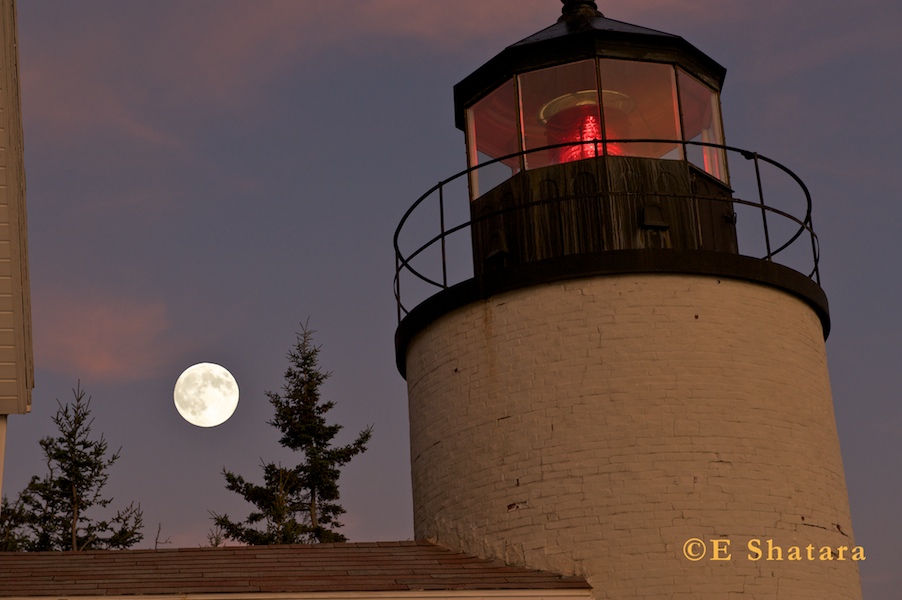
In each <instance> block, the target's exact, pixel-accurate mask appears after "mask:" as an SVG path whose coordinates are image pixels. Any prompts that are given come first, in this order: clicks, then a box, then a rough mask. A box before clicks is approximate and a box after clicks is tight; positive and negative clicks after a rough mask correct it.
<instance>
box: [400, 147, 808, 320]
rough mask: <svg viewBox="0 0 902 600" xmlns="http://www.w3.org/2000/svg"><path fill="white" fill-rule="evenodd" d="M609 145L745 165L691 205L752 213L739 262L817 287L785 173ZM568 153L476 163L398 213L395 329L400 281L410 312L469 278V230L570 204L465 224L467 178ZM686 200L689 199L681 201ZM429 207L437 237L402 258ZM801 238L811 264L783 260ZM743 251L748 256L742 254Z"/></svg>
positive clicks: (767, 166)
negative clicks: (452, 217) (765, 266)
mask: <svg viewBox="0 0 902 600" xmlns="http://www.w3.org/2000/svg"><path fill="white" fill-rule="evenodd" d="M608 143H612V142H611V141H608V142H604V141H602V140H596V141H591V142H581V143H580V144H581V145H594V146H595V156H598V157H602V156H603V155H604V152H605V146H606V144H608ZM616 143H617V144H632V143H635V144H641V143H658V144H661V143H666V144H673V145H674V146H675V147H677V146H682V148H683V156H686V147H687V146H700V147H704V148H713V149H718V150H722V151H725V152H727V153H729V154H731V155H733V154H738V155H739V156H740V157H742V158H743V159H745V161H747V162H746V163H738V164H739V165H742V164H745V165H751V170H750V172H749V171H747V169H746V170H745V172H744V170H743V169H736V167H737V163H736V162H734V163H732V164H730V167H731V171H730V180H731V181H730V185H731V187H732V188H733V196H732V198H727V199H716V198H697V197H693V198H695V199H702V200H708V201H716V202H723V203H725V204H729V205H731V206H732V207H733V209H734V210H736V209H737V208H739V209H740V210H747V211H748V212H747V214H746V216H751V214H752V213H753V212H760V215H761V219H760V224H759V225H757V226H754V225H753V221H754V219H749V220H748V221H746V220H745V219H744V218H740V217H742V215H737V236H738V237H739V254H741V255H744V256H750V257H754V258H758V259H761V260H766V261H772V262H776V263H778V264H782V265H784V266H786V267H789V268H792V269H794V270H796V271H798V272H800V273H803V274H806V276H807V277H809V278H810V279H813V280H814V281H815V282H816V283H817V284H818V285H820V272H819V270H818V261H819V255H820V250H819V245H818V239H817V235H816V234H815V232H814V229H813V228H812V223H811V194H810V193H809V191H808V188H807V187H806V186H805V184H804V182H802V180H801V179H800V178H799V177H798V176H797V175H796V174H795V173H793V172H792V171H790V170H789V169H788V168H786V167H785V166H783V165H781V164H780V163H778V162H777V161H775V160H772V159H770V158H768V157H766V156H763V155H761V154H758V153H757V152H750V151H748V150H743V149H741V148H735V147H732V146H725V145H723V144H713V143H706V142H688V141H672V140H659V139H634V140H616ZM573 145H575V144H573V143H567V144H557V145H553V146H546V147H543V148H536V149H534V150H529V151H525V152H518V153H514V154H509V155H507V156H502V157H500V158H497V159H494V160H491V161H489V162H485V163H482V164H480V165H478V166H476V167H472V168H469V169H466V170H464V171H461V172H459V173H456V174H455V175H452V176H451V177H449V178H447V179H444V180H442V181H440V182H438V183H437V184H435V185H434V186H433V187H432V188H430V189H429V190H428V191H427V192H426V193H424V194H423V195H422V196H420V197H419V198H418V199H417V200H416V202H414V203H413V204H412V205H411V206H410V208H408V209H407V212H405V213H404V216H403V217H402V218H401V221H400V223H399V224H398V227H397V229H396V230H395V234H394V238H393V239H394V249H395V277H394V283H393V287H394V294H395V300H396V301H397V308H398V320H399V321H400V320H401V319H402V318H403V317H404V316H405V315H406V314H407V313H408V312H409V308H408V307H407V306H405V304H404V303H403V302H402V299H401V285H402V282H403V281H405V280H407V279H410V280H411V281H412V282H415V283H416V284H417V285H418V286H419V287H418V291H416V292H414V293H412V295H413V296H415V299H414V302H413V303H410V304H409V306H411V307H412V306H414V305H415V304H418V303H419V302H421V301H422V300H425V299H426V298H427V297H429V296H431V295H433V294H435V293H437V292H439V291H441V290H444V289H447V288H448V287H450V286H452V285H454V284H456V283H459V282H461V281H464V280H466V279H468V278H470V277H472V272H471V271H469V272H468V269H472V245H471V242H470V238H469V235H465V234H467V233H470V230H471V228H472V226H473V224H474V223H478V222H481V221H484V220H487V219H491V218H494V217H497V216H499V215H501V214H504V213H507V212H510V211H513V210H525V209H528V208H531V207H534V206H538V205H547V204H553V203H559V202H565V201H568V200H570V199H571V198H570V197H569V196H563V197H561V198H555V199H551V200H540V201H536V202H532V203H527V204H523V205H520V206H517V207H514V208H507V209H502V210H499V211H495V212H492V213H490V214H485V215H482V216H480V217H479V218H478V219H475V220H472V219H470V213H469V188H468V185H469V181H470V177H471V175H473V174H474V172H478V171H481V170H485V169H489V168H492V167H499V166H501V165H502V164H509V163H510V161H512V160H517V161H520V160H521V159H522V158H523V157H525V156H526V155H528V154H532V153H538V152H547V151H549V150H554V149H557V148H562V147H567V146H573ZM680 160H682V159H680ZM772 174H776V175H781V174H782V175H783V176H784V178H783V179H782V180H778V183H777V185H773V184H772V182H773V181H774V179H773V175H772ZM512 175H513V172H512V173H511V174H510V175H508V176H507V177H508V178H509V177H510V176H512ZM786 178H788V179H786ZM766 187H773V189H774V190H775V191H773V192H771V193H770V196H771V198H774V197H776V199H777V202H776V203H774V202H772V203H770V204H768V203H767V202H765V188H766ZM747 191H751V192H752V193H751V195H749V196H746V195H745V193H744V192H747ZM449 192H452V193H453V192H456V194H457V195H460V196H462V197H461V198H460V199H459V200H458V199H455V202H457V207H458V208H460V207H463V209H464V213H465V214H464V215H463V216H462V217H460V218H458V219H457V220H458V221H459V222H458V223H457V224H453V225H450V226H449V225H448V211H447V202H446V198H445V197H446V195H448V194H449ZM627 193H628V192H627ZM637 193H641V194H643V195H648V193H647V191H645V190H640V191H637ZM607 194H608V195H618V196H623V195H624V192H623V191H622V190H618V191H616V192H607ZM747 197H757V200H748V199H746V198H747ZM687 199H689V197H688V196H687ZM790 204H793V205H797V206H794V207H793V208H794V209H795V211H794V212H795V214H794V212H792V211H793V208H790V207H789V205H790ZM435 205H437V206H435ZM429 206H435V208H437V212H438V214H437V215H436V216H437V219H436V220H435V221H433V222H434V223H435V225H436V226H437V229H438V230H437V233H435V234H434V235H432V236H429V234H428V233H427V234H426V236H425V237H426V238H427V239H425V240H419V241H416V242H412V243H411V242H409V241H408V242H405V244H404V245H405V246H413V248H412V249H411V250H402V248H401V246H402V242H401V241H400V240H401V238H402V232H408V231H410V230H411V229H416V231H415V233H416V234H421V233H422V231H421V228H422V226H420V227H415V226H413V221H414V220H415V217H417V216H420V213H424V212H425V211H426V207H429ZM742 207H745V209H742ZM799 209H801V210H799ZM798 213H802V214H801V216H796V215H797V214H798ZM433 218H434V217H433ZM430 220H431V219H430ZM436 221H437V222H436ZM405 226H407V229H405ZM427 227H428V225H427ZM431 231H433V232H434V231H436V230H435V229H432V230H431ZM462 236H463V237H466V239H465V240H463V241H462V243H461V237H462ZM806 236H807V238H808V239H809V240H810V244H811V254H810V256H808V255H807V251H803V252H802V254H803V255H804V257H800V255H799V253H798V252H797V251H796V252H795V254H794V255H793V256H788V255H789V254H791V250H797V249H798V248H799V246H798V244H796V242H799V240H800V239H804V238H805V237H806ZM452 239H457V241H458V243H457V244H456V246H455V247H456V248H457V249H456V250H455V251H453V252H452V251H449V240H452ZM775 240H776V241H775ZM746 246H748V247H749V248H745V247H746ZM778 256H780V257H781V259H782V258H783V257H784V256H786V257H787V259H786V260H785V261H784V260H776V259H775V258H776V257H778ZM798 262H807V263H808V266H807V267H799V266H797V265H796V263H798ZM414 263H416V265H417V266H416V267H415V266H414ZM420 263H423V264H420ZM809 269H810V270H809Z"/></svg>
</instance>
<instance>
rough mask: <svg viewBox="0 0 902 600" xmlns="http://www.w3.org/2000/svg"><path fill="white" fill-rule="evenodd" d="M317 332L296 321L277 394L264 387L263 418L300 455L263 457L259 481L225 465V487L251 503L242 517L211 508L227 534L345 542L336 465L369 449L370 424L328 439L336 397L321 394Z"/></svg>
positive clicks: (275, 540) (255, 540)
mask: <svg viewBox="0 0 902 600" xmlns="http://www.w3.org/2000/svg"><path fill="white" fill-rule="evenodd" d="M314 333H315V332H314V331H313V330H311V329H309V327H308V326H307V324H303V325H302V326H301V332H300V333H298V334H296V336H297V337H296V343H295V346H294V347H293V348H292V349H291V350H290V351H289V352H288V357H287V358H288V369H287V370H286V371H285V384H284V385H283V386H282V394H279V393H275V392H266V396H267V398H269V402H270V404H272V406H273V408H274V409H275V416H274V417H273V419H272V420H271V421H268V423H269V424H270V425H272V426H273V427H276V428H277V429H278V430H279V431H280V432H281V433H282V435H281V437H280V438H279V443H280V444H281V445H282V446H284V447H286V448H289V449H290V450H292V451H294V452H297V453H298V454H299V455H300V457H301V462H300V463H299V464H298V465H296V466H295V467H291V468H289V467H283V466H282V465H281V464H276V463H264V464H263V465H262V466H263V480H264V482H263V485H256V484H253V483H249V482H247V481H245V479H244V478H243V477H241V476H240V475H235V474H234V473H232V472H230V471H228V470H226V469H223V475H224V476H225V479H226V489H228V490H230V491H233V492H236V493H238V494H240V495H241V496H243V497H244V499H245V500H247V501H248V502H250V503H251V504H253V505H254V507H256V510H255V511H253V512H251V514H250V515H249V516H248V517H247V519H245V520H244V521H243V522H234V521H232V520H231V519H230V518H229V516H228V515H218V514H215V513H213V519H214V521H215V524H216V526H217V527H219V528H220V530H221V531H222V533H223V535H224V536H225V537H227V538H228V539H231V540H235V541H238V542H241V543H244V544H252V545H262V544H296V543H317V542H343V541H346V538H345V536H343V535H342V534H341V533H338V532H337V531H336V529H338V528H340V527H341V526H342V525H341V523H340V522H339V521H338V519H337V518H338V517H339V516H340V515H341V514H343V513H344V512H345V510H344V508H342V506H341V505H340V504H339V503H338V499H339V490H338V478H339V475H340V473H341V467H343V466H344V465H345V464H347V463H348V462H350V460H351V459H352V458H354V457H355V456H357V455H358V454H360V453H362V452H365V451H366V445H367V443H368V442H369V440H370V438H371V437H372V431H373V430H372V427H367V428H366V429H364V430H363V431H361V432H360V433H359V434H358V435H357V438H356V439H355V440H354V441H353V442H352V443H350V444H347V445H345V446H334V445H333V440H334V438H335V436H336V435H337V434H338V432H339V431H341V429H342V426H341V425H338V424H331V425H330V424H329V423H328V422H327V421H326V413H328V412H329V411H330V410H331V409H332V408H333V407H334V406H335V403H334V402H331V401H324V400H322V398H321V396H320V388H321V386H322V385H323V383H324V382H325V381H326V380H327V379H328V378H329V376H330V375H331V373H329V372H326V371H323V370H322V368H321V367H320V365H319V351H320V347H319V346H316V345H314V343H313V334H314Z"/></svg>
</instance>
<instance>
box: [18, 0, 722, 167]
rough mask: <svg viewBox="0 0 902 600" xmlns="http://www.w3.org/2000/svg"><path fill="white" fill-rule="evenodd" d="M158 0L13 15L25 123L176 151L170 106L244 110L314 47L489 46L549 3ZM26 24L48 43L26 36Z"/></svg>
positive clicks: (515, 35) (533, 20) (536, 21)
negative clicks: (64, 17)
mask: <svg viewBox="0 0 902 600" xmlns="http://www.w3.org/2000/svg"><path fill="white" fill-rule="evenodd" d="M609 5H610V6H609ZM158 6H159V9H145V10H144V11H143V12H142V11H136V12H135V13H134V14H132V13H131V12H129V11H123V10H116V11H101V10H94V11H93V12H92V13H91V15H90V20H91V23H92V25H91V26H90V27H66V28H60V27H59V26H58V25H57V26H56V27H54V28H53V29H51V28H50V27H51V26H50V25H46V26H45V25H43V24H42V23H40V22H36V23H35V24H33V25H30V26H28V27H23V26H22V24H20V30H21V31H20V37H21V38H23V39H21V40H20V42H21V44H20V45H21V46H22V49H21V64H22V79H23V96H24V100H25V118H26V124H29V123H30V124H34V126H35V127H37V128H39V129H40V130H42V131H43V132H44V133H45V134H46V135H52V136H53V137H54V139H55V140H57V142H62V141H64V140H65V138H67V137H68V138H70V139H72V140H74V139H75V138H76V137H77V135H78V134H80V133H82V132H84V131H88V130H90V131H92V132H94V133H103V132H112V133H115V134H117V135H119V136H122V137H125V138H127V139H132V140H134V141H137V142H139V143H142V144H146V145H150V146H158V147H161V148H163V149H165V150H167V151H178V152H187V150H186V149H185V148H186V144H185V143H184V142H183V136H184V135H186V132H184V131H180V130H179V129H177V127H178V125H172V124H171V121H172V117H173V116H174V115H175V116H184V117H186V118H187V119H188V122H192V121H195V120H197V118H198V117H206V116H209V115H214V116H224V117H229V116H234V115H236V114H247V112H246V111H247V108H248V107H249V106H258V105H259V103H260V101H261V100H263V99H264V95H265V94H266V92H267V89H266V86H267V84H269V83H271V82H273V81H276V80H278V79H279V78H280V77H282V76H284V75H285V74H286V73H288V72H289V71H294V72H295V75H294V76H297V71H296V69H297V67H298V66H304V65H309V64H313V61H316V60H317V59H319V58H321V57H322V56H324V55H325V54H326V53H330V52H331V53H334V52H336V51H339V52H342V53H345V54H350V55H357V56H359V57H361V59H368V58H369V55H370V54H371V53H372V49H373V44H374V43H379V44H386V43H388V44H393V45H397V46H398V47H399V48H402V49H403V48H405V47H407V48H408V50H409V51H410V52H416V51H417V49H418V48H422V47H436V46H438V47H441V48H443V49H444V50H445V51H447V52H449V53H451V54H453V53H456V52H464V53H470V52H473V51H474V46H475V47H479V48H480V49H479V52H483V50H484V49H486V48H488V49H489V50H492V49H494V50H500V49H501V47H503V46H506V45H507V44H510V43H513V42H515V41H517V40H518V39H521V38H522V37H525V36H527V35H530V34H532V33H534V32H535V31H537V30H539V29H541V28H543V27H545V26H547V25H550V24H551V23H553V22H554V20H555V19H556V18H557V17H558V15H559V14H560V12H559V5H558V4H557V3H555V2H550V1H549V0H493V1H487V0H456V1H455V2H424V1H423V0H333V1H331V2H285V1H281V2H279V1H268V2H264V1H262V0H257V1H255V2H244V1H238V2H236V1H228V0H218V1H217V2H191V3H161V4H159V5H158ZM600 6H601V9H602V10H603V11H604V12H605V14H606V15H607V16H609V17H611V18H615V19H623V20H631V19H633V18H634V17H635V19H636V21H640V22H641V20H642V17H643V16H644V15H648V14H654V15H657V17H658V18H659V19H660V17H661V14H662V13H663V14H666V15H668V18H671V17H672V18H674V19H678V20H681V21H683V20H686V21H688V20H696V21H697V20H698V19H705V18H707V19H713V18H721V19H723V18H727V17H725V16H724V15H725V13H726V14H732V15H733V18H735V12H736V11H732V13H731V11H723V10H720V11H714V10H712V3H711V2H710V1H709V0H707V1H706V0H649V1H647V2H643V3H641V4H640V5H636V4H634V3H623V4H622V5H621V4H620V3H613V2H601V3H600ZM69 10H73V11H75V12H73V13H72V14H73V15H75V14H78V11H77V9H69ZM25 13H26V14H28V13H27V11H25ZM144 13H147V14H150V15H152V16H154V17H156V18H152V19H148V18H147V14H144ZM37 16H38V15H37V14H34V15H31V17H32V18H35V17H37ZM80 18H88V17H84V16H82V17H80ZM20 20H21V17H20ZM51 22H53V21H51ZM43 27H47V29H43ZM28 33H34V34H40V35H42V36H45V37H46V38H47V39H52V40H53V41H54V43H52V44H43V43H40V40H36V41H33V42H31V41H29V40H28V39H27V37H26V36H27V35H28ZM63 49H64V50H63ZM184 122H185V121H182V123H183V124H184Z"/></svg>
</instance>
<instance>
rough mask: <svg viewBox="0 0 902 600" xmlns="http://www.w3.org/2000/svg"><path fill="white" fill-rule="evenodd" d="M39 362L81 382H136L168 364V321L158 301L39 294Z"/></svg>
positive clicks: (36, 342) (36, 312) (36, 347)
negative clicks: (85, 380) (83, 380)
mask: <svg viewBox="0 0 902 600" xmlns="http://www.w3.org/2000/svg"><path fill="white" fill-rule="evenodd" d="M32 314H33V322H34V352H35V363H36V365H37V366H38V367H39V368H44V369H49V370H51V371H55V372H59V373H65V374H68V375H73V376H76V377H80V378H85V379H87V378H91V379H101V378H104V379H108V380H133V379H142V378H145V377H148V376H152V375H154V374H156V373H158V372H159V371H160V369H161V368H162V367H163V366H164V361H165V359H166V357H168V356H169V355H170V354H171V352H167V346H168V344H167V341H168V340H167V339H166V338H167V337H168V333H169V330H170V325H171V324H170V320H169V317H168V316H167V314H166V308H165V306H164V305H163V304H162V303H160V302H155V301H148V300H140V299H138V300H136V299H127V298H115V297H109V296H106V297H93V296H91V295H78V294H77V293H75V294H73V293H71V292H68V293H66V294H52V295H51V294H44V295H39V296H37V298H36V300H35V302H34V304H33V309H32Z"/></svg>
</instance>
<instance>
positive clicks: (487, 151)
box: [467, 79, 520, 198]
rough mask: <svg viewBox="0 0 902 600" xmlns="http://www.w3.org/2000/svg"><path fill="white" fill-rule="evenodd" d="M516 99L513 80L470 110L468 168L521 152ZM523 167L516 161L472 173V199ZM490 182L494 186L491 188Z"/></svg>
mask: <svg viewBox="0 0 902 600" xmlns="http://www.w3.org/2000/svg"><path fill="white" fill-rule="evenodd" d="M517 129H518V128H517V95H516V92H515V90H514V80H513V79H511V80H509V81H507V82H506V83H504V85H502V86H500V87H499V88H498V89H496V90H495V91H493V92H492V93H490V94H489V95H488V96H486V97H485V98H483V99H482V100H480V101H479V102H477V103H476V104H474V105H473V106H472V108H469V109H468V110H467V166H469V167H475V166H477V165H480V164H485V163H486V162H488V161H491V160H492V159H496V158H501V157H502V156H507V155H509V154H516V153H517V152H518V151H519V149H520V148H519V146H518V144H517ZM519 166H520V161H519V159H517V158H513V159H508V160H505V161H502V162H499V163H496V164H494V165H489V166H487V167H483V168H481V169H478V170H476V171H473V172H472V174H471V176H470V196H471V198H475V197H477V196H478V195H479V193H480V191H479V188H480V185H479V178H480V177H482V179H483V180H484V181H483V185H482V187H483V188H484V189H489V188H490V187H492V186H494V185H497V184H498V183H500V182H501V181H503V180H505V179H507V178H509V177H510V176H511V175H512V174H513V173H515V172H516V171H517V170H518V169H519ZM489 182H491V184H490V185H489Z"/></svg>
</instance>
